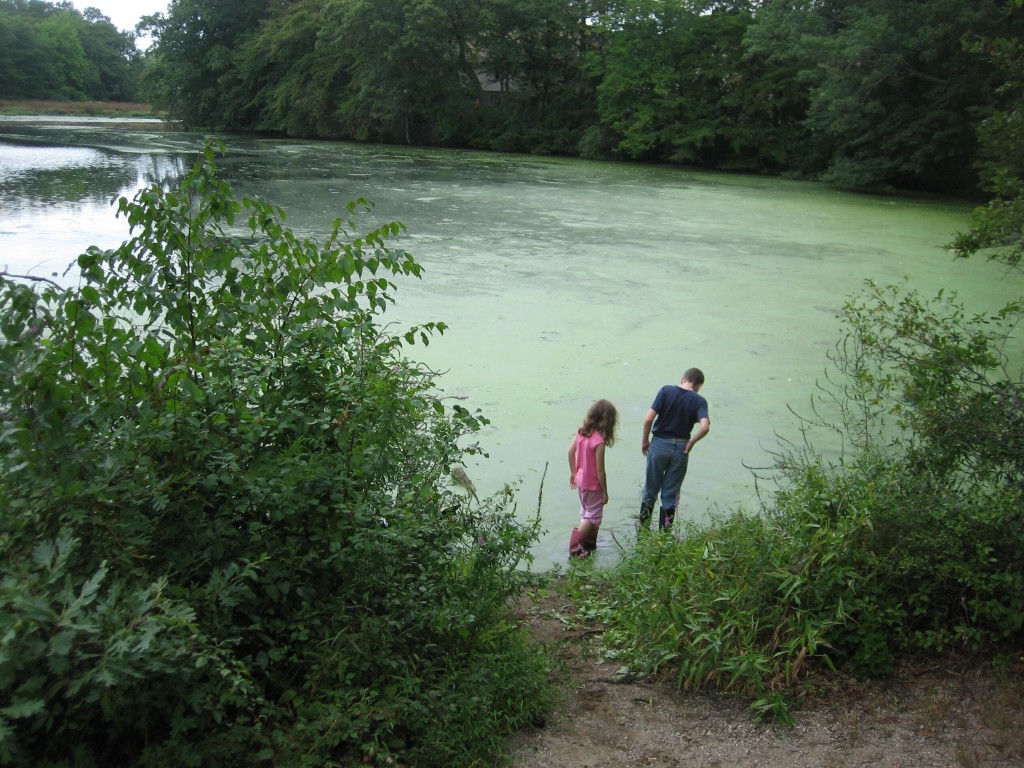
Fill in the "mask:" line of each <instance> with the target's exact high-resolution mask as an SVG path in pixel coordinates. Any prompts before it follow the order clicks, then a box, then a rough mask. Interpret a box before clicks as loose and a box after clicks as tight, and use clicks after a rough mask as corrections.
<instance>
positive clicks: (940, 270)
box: [0, 120, 1021, 565]
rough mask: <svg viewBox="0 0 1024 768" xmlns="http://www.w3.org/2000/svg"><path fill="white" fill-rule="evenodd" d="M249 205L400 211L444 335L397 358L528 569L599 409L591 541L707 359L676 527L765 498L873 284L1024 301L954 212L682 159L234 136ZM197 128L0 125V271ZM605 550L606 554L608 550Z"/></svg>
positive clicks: (67, 228)
mask: <svg viewBox="0 0 1024 768" xmlns="http://www.w3.org/2000/svg"><path fill="white" fill-rule="evenodd" d="M225 140H226V142H227V144H228V148H229V158H228V160H227V162H226V163H225V165H224V172H225V174H226V175H227V177H228V178H229V179H230V180H231V182H232V183H233V184H234V186H235V188H236V190H237V191H238V192H240V193H243V194H249V195H253V194H258V195H262V196H264V197H266V198H268V199H269V200H270V201H271V202H273V203H275V204H277V205H280V206H282V207H284V208H285V209H286V210H287V211H288V214H289V216H288V223H289V225H291V226H292V227H294V228H295V229H297V230H298V231H300V232H303V233H311V234H321V233H326V231H327V229H328V228H329V225H330V222H331V220H332V219H333V218H335V217H336V216H338V215H339V214H340V212H341V211H342V210H343V207H344V205H345V203H346V202H347V201H348V200H350V199H353V198H356V197H365V198H368V199H370V200H372V201H373V203H374V206H375V207H374V210H373V212H372V213H371V214H369V215H367V216H366V217H364V220H365V224H366V226H367V227H370V226H375V225H377V224H379V223H382V222H384V221H391V220H398V221H401V222H403V223H404V224H405V225H406V227H407V234H405V235H404V236H403V237H402V240H401V245H402V246H403V247H404V248H406V249H407V250H409V251H411V252H412V253H413V254H414V255H415V256H416V258H417V259H418V260H419V261H420V263H421V264H423V265H424V268H425V271H424V276H423V279H422V280H418V281H417V280H411V279H410V280H403V281H402V284H401V286H400V291H399V294H398V305H397V306H396V307H395V308H394V309H393V310H391V311H389V313H388V315H389V318H390V320H392V321H394V322H396V323H397V324H398V326H399V327H405V326H407V325H409V324H413V323H420V322H425V321H430V320H440V321H444V322H445V323H447V324H448V325H449V326H450V331H449V332H448V333H446V334H445V335H444V337H442V338H439V339H436V340H435V341H434V342H433V343H432V344H431V345H430V346H429V347H428V348H425V349H424V348H415V349H413V350H412V351H411V352H410V354H411V356H413V357H414V358H416V359H419V360H422V361H423V362H425V363H427V364H428V365H430V366H432V367H433V368H435V369H436V370H440V371H445V372H446V373H445V375H444V377H443V378H442V380H441V386H442V388H443V389H444V390H445V394H446V395H450V396H451V397H453V398H454V397H457V398H460V402H461V403H462V404H463V405H466V406H467V407H470V408H480V409H481V410H482V411H483V412H484V413H485V414H486V415H487V416H488V417H489V418H490V419H491V424H490V425H489V426H488V427H487V428H485V430H484V431H483V433H482V434H481V435H480V440H481V443H482V444H483V447H484V448H485V449H486V450H487V452H488V453H489V458H487V459H480V460H478V461H473V462H471V463H470V464H469V466H468V467H467V469H468V472H469V474H470V476H471V477H472V478H473V480H474V482H475V483H476V486H477V488H478V490H479V491H480V492H481V493H482V494H488V493H493V492H496V491H497V490H499V489H500V488H501V487H502V486H503V485H504V484H506V483H513V484H516V485H518V487H519V488H520V492H519V494H518V499H519V509H520V511H521V513H522V515H524V516H526V515H528V514H531V513H532V512H533V511H534V510H535V509H536V508H537V501H538V496H539V495H540V480H541V476H542V474H543V472H544V469H545V466H547V467H548V474H547V480H546V483H545V485H544V489H543V507H542V516H543V522H544V526H545V528H546V529H547V530H548V533H547V534H546V535H545V536H544V538H543V540H542V541H541V543H540V545H539V546H538V548H537V552H536V554H537V557H538V562H539V563H540V564H541V565H547V564H549V563H551V562H556V561H560V560H562V559H564V549H565V546H566V544H567V540H568V531H569V528H571V527H572V525H573V524H574V523H575V522H576V518H577V513H578V502H577V500H576V497H575V492H574V491H571V490H570V489H569V488H568V477H567V475H568V467H567V462H566V452H567V450H568V446H569V442H570V440H571V438H572V435H573V433H574V431H575V429H576V427H577V426H578V425H579V423H580V421H581V419H582V418H583V415H584V413H585V412H586V410H587V408H588V407H589V405H590V403H591V402H592V401H593V400H594V399H596V398H599V397H606V398H608V399H610V400H612V402H614V403H615V404H616V405H617V406H618V408H619V412H620V418H621V423H620V428H619V433H618V440H617V442H616V444H615V446H614V447H613V448H612V449H611V450H610V451H609V452H608V472H609V482H610V491H611V502H610V504H609V506H608V508H607V509H606V517H605V521H606V522H605V525H604V526H603V527H602V537H601V544H602V547H603V551H604V552H610V550H611V549H612V548H613V546H614V544H613V540H612V539H613V534H614V537H615V538H619V539H622V538H624V537H628V536H629V535H631V532H632V524H631V522H630V520H629V516H630V515H631V514H632V513H633V512H634V510H635V507H636V504H637V500H638V497H639V492H640V487H641V484H642V478H643V467H644V459H643V457H642V456H641V454H640V429H641V422H642V419H643V416H644V414H645V413H646V411H647V408H648V407H649V406H650V403H651V400H652V399H653V397H654V394H655V392H656V391H657V389H658V387H659V386H661V385H662V384H666V383H671V382H675V381H677V380H678V379H679V376H680V375H681V374H682V372H683V371H684V370H685V369H686V368H687V367H689V366H691V365H696V366H699V367H700V368H702V369H703V370H704V372H705V374H706V376H707V383H706V385H705V387H704V389H703V390H702V394H704V395H705V396H706V397H707V399H708V401H709V403H710V408H711V421H712V431H711V434H710V435H709V436H708V437H707V438H706V439H705V440H704V441H703V442H701V443H700V444H699V445H698V446H697V448H696V449H695V451H694V453H693V456H692V458H691V462H690V472H689V476H688V477H687V480H686V482H685V484H684V487H683V502H682V508H683V514H684V515H689V516H691V517H693V518H696V519H704V518H705V517H706V515H708V514H709V512H711V511H714V510H716V509H731V508H734V507H744V508H746V509H750V510H754V509H756V508H757V494H756V488H755V485H756V484H755V480H754V476H753V474H752V473H751V471H750V469H748V468H749V467H766V466H769V465H770V464H771V452H772V451H773V450H775V449H776V448H777V446H778V436H779V435H781V436H783V437H785V438H788V439H792V440H797V439H799V424H798V421H797V420H796V418H795V417H794V416H793V415H792V414H791V413H790V410H789V409H790V407H793V408H795V409H796V410H798V411H801V412H807V411H808V410H809V407H808V406H809V402H810V399H811V397H812V396H813V395H814V393H815V390H816V387H815V385H816V382H817V381H819V380H821V379H822V378H823V374H824V371H825V369H826V368H827V366H828V361H827V358H826V354H827V352H828V351H829V350H830V349H831V348H832V347H833V345H834V344H835V343H836V341H837V340H838V339H839V336H840V333H841V326H840V323H839V321H838V319H837V314H838V312H839V310H840V308H841V306H842V304H843V302H844V301H845V300H846V298H847V297H848V296H850V294H851V293H853V292H855V291H857V290H858V289H859V288H860V286H861V285H862V283H863V281H864V280H865V279H869V278H870V279H873V280H876V281H878V282H881V283H890V282H897V281H901V280H904V279H905V280H906V281H907V283H908V285H909V286H911V287H913V288H916V289H917V290H919V291H921V292H922V293H924V294H926V295H932V294H934V293H936V292H937V291H938V290H940V289H941V290H946V291H950V290H956V291H958V292H959V293H960V295H961V296H962V297H964V298H965V299H966V300H967V301H968V303H969V304H970V305H971V306H972V307H973V308H977V309H983V308H985V307H993V306H996V305H998V304H1001V303H1002V302H1004V301H1007V300H1009V299H1011V298H1013V297H1015V296H1018V295H1019V294H1020V289H1021V281H1020V279H1019V278H1017V277H1015V276H1006V275H1004V274H1003V272H1002V270H1000V268H999V267H998V266H997V265H993V264H988V263H985V262H982V261H980V260H974V261H967V262H965V261H954V260H953V259H952V258H951V257H950V255H949V254H948V253H947V252H946V251H945V250H943V248H942V245H943V244H944V243H946V242H947V241H949V240H950V239H951V237H952V235H953V234H954V233H955V232H956V231H958V230H960V229H963V228H964V227H965V226H966V221H967V214H968V212H969V210H970V206H969V205H968V204H966V203H963V202H960V201H955V200H944V199H923V198H916V197H910V196H902V195H893V196H865V195H855V194H848V193H843V192H838V191H835V190H831V189H829V188H827V187H823V186H821V185H816V184H810V183H801V182H793V181H785V180H778V179H766V178H760V177H750V176H740V175H726V174H712V173H700V172H694V171H690V170H685V169H679V168H664V167H650V166H638V165H626V164H615V163H596V162H586V161H580V160H569V159H557V158H531V157H521V156H512V155H499V154H491V153H476V152H459V151H444V150H421V149H414V148H402V147H380V146H366V145H352V144H344V143H333V142H302V141H283V140H265V139H251V138H245V137H237V136H236V137H225ZM200 143H201V137H199V136H197V135H194V134H188V133H180V132H168V131H164V130H162V128H161V126H159V124H154V125H149V124H145V123H142V124H140V123H138V122H137V121H134V122H133V124H131V125H123V124H117V123H102V122H99V123H97V122H96V121H89V122H76V121H73V120H62V121H49V122H45V123H37V122H33V121H25V120H22V121H0V211H2V216H0V265H3V264H6V265H7V267H8V268H9V269H10V270H11V271H22V272H31V273H34V274H52V273H63V271H64V269H65V267H66V266H67V265H68V264H69V263H71V262H72V261H73V259H74V258H75V256H77V254H78V253H80V252H81V251H83V250H84V249H85V248H86V247H87V246H89V245H91V244H96V245H100V246H102V247H113V246H115V245H117V244H118V243H120V242H121V240H122V239H124V238H125V237H127V228H126V225H125V224H124V222H123V221H121V220H118V219H116V218H115V216H114V212H115V209H114V208H113V207H111V205H110V201H111V200H112V199H113V198H115V197H116V196H118V195H124V194H127V195H129V196H130V195H131V194H133V192H134V191H135V190H136V189H138V188H139V186H140V185H142V184H145V183H147V182H148V181H151V180H165V181H166V180H170V179H173V178H175V177H176V176H177V175H179V174H180V173H181V172H182V171H183V169H184V168H185V167H186V166H187V165H188V164H189V163H190V162H191V160H192V158H193V156H194V152H195V150H196V149H197V148H198V146H199V145H200ZM600 556H605V557H606V558H607V556H606V555H602V551H601V550H599V557H600Z"/></svg>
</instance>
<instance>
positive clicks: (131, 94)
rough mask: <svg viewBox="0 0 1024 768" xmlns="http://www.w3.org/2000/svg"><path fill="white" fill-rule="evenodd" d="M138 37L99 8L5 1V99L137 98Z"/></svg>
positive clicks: (1, 31)
mask: <svg viewBox="0 0 1024 768" xmlns="http://www.w3.org/2000/svg"><path fill="white" fill-rule="evenodd" d="M140 71H141V61H140V59H139V51H138V50H137V49H136V47H135V38H134V37H133V36H132V34H131V33H129V32H123V31H119V30H118V29H117V28H116V27H115V26H114V25H113V24H112V23H111V22H110V19H108V18H107V17H106V16H103V15H102V14H101V13H100V12H99V11H97V10H96V9H95V8H88V9H86V11H85V13H84V14H83V13H81V12H79V11H78V10H77V9H76V8H75V7H74V6H73V5H72V4H71V3H69V2H61V3H56V4H54V3H49V2H44V0H0V98H3V99H54V100H66V101H87V100H92V101H136V100H137V98H138V96H139V87H138V86H139V74H140Z"/></svg>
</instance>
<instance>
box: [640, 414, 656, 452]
mask: <svg viewBox="0 0 1024 768" xmlns="http://www.w3.org/2000/svg"><path fill="white" fill-rule="evenodd" d="M657 415H658V412H657V411H656V410H654V409H653V408H649V409H648V410H647V415H646V416H644V435H643V439H642V440H641V441H640V452H641V453H643V455H644V456H646V455H647V449H648V448H650V447H651V427H653V426H654V419H655V417H656V416H657Z"/></svg>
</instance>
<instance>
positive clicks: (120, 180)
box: [0, 123, 184, 275]
mask: <svg viewBox="0 0 1024 768" xmlns="http://www.w3.org/2000/svg"><path fill="white" fill-rule="evenodd" d="M0 125H2V123H0ZM37 133H38V132H37V130H36V129H35V128H34V127H33V129H32V130H31V131H29V132H28V135H27V136H22V137H19V140H18V141H17V142H14V141H11V140H10V139H9V138H7V137H6V136H5V137H4V138H3V140H0V211H3V217H2V219H0V254H2V255H0V266H3V267H4V268H5V269H7V270H8V271H10V272H12V273H16V274H33V275H39V274H63V273H64V271H65V270H66V268H67V267H68V266H69V265H71V264H72V263H73V262H74V260H75V259H76V257H77V256H78V255H79V254H81V253H82V252H83V251H84V250H85V248H86V247H88V246H89V245H99V246H101V247H105V248H109V247H115V246H116V245H118V244H119V243H121V242H122V241H123V240H124V239H126V238H127V237H128V226H127V223H126V222H124V221H123V220H119V219H117V218H116V216H115V213H116V205H115V201H116V200H117V199H118V198H119V197H122V196H127V197H129V198H130V197H132V196H134V194H135V193H136V192H137V191H138V190H139V189H142V188H143V187H145V186H148V185H150V184H166V183H169V182H170V183H173V182H174V181H175V180H176V179H178V178H180V177H181V174H182V171H183V168H184V163H183V160H182V157H180V156H176V155H175V156H166V155H154V154H148V153H146V154H142V153H134V152H123V151H118V150H116V149H106V148H99V147H90V146H64V145H54V144H47V143H43V142H41V141H40V140H39V136H38V135H37ZM51 141H52V139H51Z"/></svg>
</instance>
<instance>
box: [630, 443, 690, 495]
mask: <svg viewBox="0 0 1024 768" xmlns="http://www.w3.org/2000/svg"><path fill="white" fill-rule="evenodd" d="M687 442H688V441H687V440H683V439H679V438H673V437H652V438H651V446H650V448H648V449H647V475H646V477H645V478H644V494H643V497H642V498H641V502H640V503H641V506H643V507H649V508H653V507H654V502H655V499H657V496H658V493H659V492H660V493H661V507H662V509H672V508H674V507H675V506H676V502H677V501H678V499H679V487H680V486H681V485H682V484H683V478H684V477H686V464H687V460H688V459H689V458H690V457H689V456H688V455H687V454H686V453H684V451H685V450H686V443H687Z"/></svg>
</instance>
